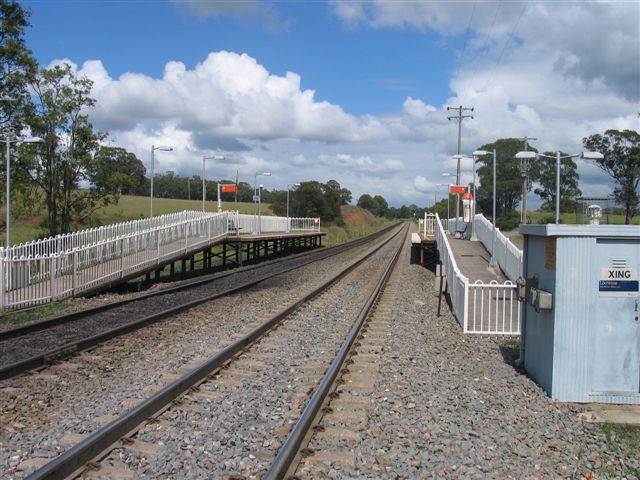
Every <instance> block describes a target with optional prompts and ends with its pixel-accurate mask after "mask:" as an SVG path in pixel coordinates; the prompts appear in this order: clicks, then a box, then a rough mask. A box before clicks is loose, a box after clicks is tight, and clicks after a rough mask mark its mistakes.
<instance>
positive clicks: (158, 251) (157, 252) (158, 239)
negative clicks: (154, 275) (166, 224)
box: [156, 229, 160, 265]
mask: <svg viewBox="0 0 640 480" xmlns="http://www.w3.org/2000/svg"><path fill="white" fill-rule="evenodd" d="M156 239H157V247H158V248H157V249H156V254H157V258H156V265H158V264H160V230H159V229H158V230H156Z"/></svg>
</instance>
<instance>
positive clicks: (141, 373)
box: [0, 247, 388, 478]
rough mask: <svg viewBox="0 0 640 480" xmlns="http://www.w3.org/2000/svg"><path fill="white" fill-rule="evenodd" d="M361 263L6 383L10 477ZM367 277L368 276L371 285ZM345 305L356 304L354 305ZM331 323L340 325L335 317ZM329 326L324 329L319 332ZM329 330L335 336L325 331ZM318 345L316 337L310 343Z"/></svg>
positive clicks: (255, 291) (0, 458) (295, 276)
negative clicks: (336, 274)
mask: <svg viewBox="0 0 640 480" xmlns="http://www.w3.org/2000/svg"><path fill="white" fill-rule="evenodd" d="M385 248H387V249H388V247H385ZM360 254H361V251H360ZM356 256H358V254H357V253H356V252H349V253H346V254H343V255H340V256H338V257H337V258H332V259H330V260H327V261H325V262H322V263H318V264H314V265H311V266H309V267H303V268H302V269H300V270H296V271H293V272H290V273H287V274H284V275H282V276H280V277H277V278H276V279H272V280H270V281H269V282H268V283H266V284H261V285H258V286H256V287H254V288H252V289H250V290H248V291H246V292H243V293H242V294H239V295H235V296H230V297H227V298H223V299H220V300H218V301H216V302H215V303H214V304H212V305H213V307H212V306H211V305H203V306H201V307H197V308H194V309H192V310H190V311H188V312H184V313H182V314H180V315H178V316H176V317H175V318H173V319H168V320H166V321H163V322H161V323H159V324H156V325H153V326H151V327H149V328H145V329H144V330H140V331H137V332H135V333H133V334H131V335H127V336H126V337H122V338H118V339H114V340H113V341H110V342H108V343H107V344H105V345H104V346H100V347H98V348H96V349H94V350H93V351H91V352H88V353H85V354H82V355H81V356H80V357H78V358H77V359H76V360H75V361H74V360H73V359H72V360H71V361H69V362H63V363H61V364H60V365H58V366H54V367H52V368H49V369H47V370H45V371H44V372H42V373H41V374H37V375H29V376H22V377H18V378H15V379H11V380H7V381H5V382H3V387H4V388H2V390H1V392H2V395H1V398H0V408H1V410H0V412H1V415H2V419H1V421H2V426H3V428H2V437H1V438H0V465H2V467H1V468H2V471H3V472H5V474H8V475H10V476H11V477H13V478H22V477H23V476H25V475H26V474H28V473H29V472H30V471H33V470H34V469H35V468H37V467H39V466H40V465H42V464H43V463H45V462H46V459H48V458H51V457H52V456H55V455H57V454H59V453H60V452H62V451H64V450H65V449H66V448H68V447H69V446H70V445H69V442H68V438H69V435H68V434H69V433H71V434H73V435H87V434H89V433H91V432H93V431H95V430H96V429H97V428H99V427H100V426H102V425H103V424H104V423H106V422H108V421H109V420H110V419H111V418H113V416H115V415H120V414H121V413H122V412H123V411H125V410H126V409H128V408H131V407H132V406H134V405H135V404H137V403H138V402H140V401H141V400H142V399H144V398H145V397H146V396H148V395H150V394H151V393H152V392H153V391H154V390H157V389H158V388H159V387H160V386H161V385H163V384H164V383H166V382H168V381H170V380H171V379H172V376H174V375H176V374H178V373H182V370H183V369H184V368H185V366H188V365H190V364H193V362H196V361H198V360H199V359H200V360H201V359H203V358H204V357H207V356H209V355H211V354H213V353H214V352H216V351H217V350H219V349H220V348H221V347H223V346H226V345H227V344H228V343H230V341H232V340H233V339H234V338H238V337H239V336H241V335H242V334H244V333H246V331H248V330H250V329H251V328H253V327H255V325H256V324H257V322H259V321H262V320H264V319H265V318H266V317H268V316H270V315H272V314H273V313H275V312H277V311H279V310H280V309H281V308H282V307H283V306H284V305H286V304H288V303H291V302H292V301H294V300H295V299H297V298H298V296H299V295H300V293H301V292H303V291H307V290H311V289H312V288H313V287H314V286H316V285H318V284H320V283H322V282H323V281H324V280H325V279H326V278H329V277H330V276H332V275H333V274H334V272H336V271H338V270H340V269H342V268H344V266H345V264H347V263H349V262H350V261H351V260H352V259H353V258H355V257H356ZM369 263H372V262H369ZM373 263H374V265H375V263H376V262H373ZM369 268H371V267H369ZM366 278H367V276H366V275H365V276H364V277H363V279H366ZM361 281H362V280H361ZM334 296H335V293H334ZM344 301H345V302H347V303H348V300H347V299H345V300H344ZM331 303H332V302H329V304H331ZM335 308H337V307H334V311H335ZM351 308H355V307H351ZM338 310H339V309H338ZM325 311H331V310H326V309H325ZM316 317H317V318H318V319H321V318H322V310H320V311H318V312H316ZM329 320H330V321H331V322H333V321H335V319H333V317H330V318H329ZM321 326H322V324H321V323H320V324H319V327H318V328H320V327H321ZM327 329H329V330H331V329H330V328H329V327H325V328H324V330H327ZM318 335H320V338H321V331H319V332H318ZM313 339H314V337H308V340H309V341H313ZM273 355H277V352H274V353H273ZM251 390H252V391H254V392H255V393H256V395H257V396H258V397H260V396H261V395H262V392H260V390H259V389H255V388H252V389H251ZM240 393H244V392H240ZM246 401H247V402H250V400H246ZM96 417H98V418H96ZM227 433H229V432H227ZM224 434H225V432H222V435H223V436H224ZM263 441H264V439H263ZM223 463H224V462H223Z"/></svg>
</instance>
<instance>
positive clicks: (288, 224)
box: [287, 183, 300, 232]
mask: <svg viewBox="0 0 640 480" xmlns="http://www.w3.org/2000/svg"><path fill="white" fill-rule="evenodd" d="M299 186H300V184H299V183H294V184H292V185H287V232H289V231H291V224H290V222H289V190H291V187H299Z"/></svg>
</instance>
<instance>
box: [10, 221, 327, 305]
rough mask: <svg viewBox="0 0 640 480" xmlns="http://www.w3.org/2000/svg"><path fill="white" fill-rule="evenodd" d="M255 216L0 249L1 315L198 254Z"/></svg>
mask: <svg viewBox="0 0 640 480" xmlns="http://www.w3.org/2000/svg"><path fill="white" fill-rule="evenodd" d="M253 218H254V217H253V215H240V214H238V212H221V213H203V212H188V211H185V212H180V213H175V214H170V215H161V216H158V217H154V218H153V219H145V220H136V221H133V222H125V223H121V224H115V225H109V226H106V227H101V228H96V229H91V230H85V231H79V232H75V233H71V234H68V235H60V236H58V237H53V238H47V239H44V240H37V241H33V242H29V243H26V244H20V245H14V246H11V247H10V248H8V249H0V312H3V311H6V310H16V309H20V308H27V307H31V306H35V305H39V304H43V303H48V302H53V301H56V300H61V299H64V298H68V297H72V296H74V295H77V294H81V293H83V292H86V291H88V290H91V289H93V288H96V287H99V286H100V285H104V284H108V283H110V282H112V281H114V280H118V279H121V278H123V277H128V276H131V275H133V274H135V273H136V272H138V271H144V270H149V268H150V267H153V266H154V265H160V264H162V263H163V261H165V260H167V259H170V258H175V257H176V256H179V255H182V254H185V255H186V254H188V253H190V252H192V251H198V250H201V249H203V248H204V247H206V246H208V245H211V244H213V243H216V242H217V241H219V240H220V239H221V238H222V237H224V236H226V235H227V234H229V233H251V232H252V231H253V230H252V228H253V227H255V224H247V223H246V222H248V221H249V220H251V221H253ZM261 223H262V231H263V232H277V231H283V232H284V231H287V228H290V229H291V230H292V231H296V232H300V231H309V232H316V231H320V221H319V219H315V218H295V219H291V218H289V219H287V218H286V217H272V216H262V218H261ZM245 224H246V226H247V228H246V229H245V230H238V226H239V227H240V229H242V228H244V227H243V225H245ZM82 242H86V243H82Z"/></svg>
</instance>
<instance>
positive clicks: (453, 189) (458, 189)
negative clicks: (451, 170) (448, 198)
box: [449, 185, 467, 195]
mask: <svg viewBox="0 0 640 480" xmlns="http://www.w3.org/2000/svg"><path fill="white" fill-rule="evenodd" d="M466 191H467V187H465V186H464V185H450V186H449V193H451V194H452V195H460V194H461V193H465V192H466Z"/></svg>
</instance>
